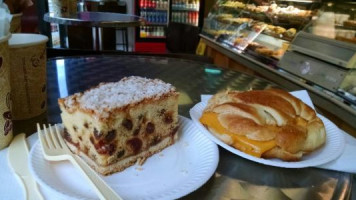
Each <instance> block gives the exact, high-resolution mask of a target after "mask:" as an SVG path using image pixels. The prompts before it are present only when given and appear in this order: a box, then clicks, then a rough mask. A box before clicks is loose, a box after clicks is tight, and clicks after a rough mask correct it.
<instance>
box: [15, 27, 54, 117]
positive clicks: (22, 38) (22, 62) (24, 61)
mask: <svg viewBox="0 0 356 200" xmlns="http://www.w3.org/2000/svg"><path fill="white" fill-rule="evenodd" d="M47 41H48V37H47V36H44V35H40V34H22V33H19V34H12V37H11V38H10V40H9V49H10V83H11V91H12V93H11V100H12V101H11V102H12V104H11V109H12V117H13V119H14V120H23V119H29V118H32V117H35V116H38V115H40V114H42V113H44V112H45V111H46V110H47V86H46V81H47V75H46V71H47V70H46V60H47V55H46V42H47Z"/></svg>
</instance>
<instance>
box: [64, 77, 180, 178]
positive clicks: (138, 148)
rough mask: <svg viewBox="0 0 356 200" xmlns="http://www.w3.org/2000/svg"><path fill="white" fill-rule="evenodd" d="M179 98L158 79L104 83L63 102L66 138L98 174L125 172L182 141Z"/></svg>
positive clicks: (69, 144) (172, 89)
mask: <svg viewBox="0 0 356 200" xmlns="http://www.w3.org/2000/svg"><path fill="white" fill-rule="evenodd" d="M178 96H179V93H178V92H177V91H176V89H175V88H174V87H173V86H172V85H171V84H168V83H165V82H163V81H161V80H158V79H147V78H142V77H137V76H131V77H125V78H123V79H121V80H120V81H119V82H115V83H102V84H100V85H99V86H97V87H94V88H92V89H89V90H87V91H85V92H83V93H76V94H73V95H71V96H68V97H66V98H62V99H59V100H58V103H59V106H60V109H61V111H62V113H61V117H62V121H63V125H64V127H65V128H64V133H63V137H64V138H65V140H66V142H67V144H68V146H69V148H70V149H71V150H72V152H74V153H76V154H78V155H80V156H81V157H82V158H83V159H84V160H85V161H86V162H87V163H88V164H89V165H90V166H91V167H93V168H94V169H95V170H96V171H97V172H99V173H101V174H103V175H108V174H111V173H114V172H118V171H122V170H124V169H125V168H127V167H129V166H131V165H133V164H134V163H136V162H137V161H140V160H145V159H146V158H148V157H149V156H151V155H152V154H154V153H157V152H159V151H161V150H162V149H164V148H166V147H167V146H169V145H172V144H173V143H174V142H175V141H176V140H177V135H178V134H177V130H178Z"/></svg>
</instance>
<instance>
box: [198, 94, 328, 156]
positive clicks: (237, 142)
mask: <svg viewBox="0 0 356 200" xmlns="http://www.w3.org/2000/svg"><path fill="white" fill-rule="evenodd" d="M200 122H201V123H202V124H204V125H205V126H206V127H207V128H208V129H209V130H210V131H211V132H212V133H213V134H214V135H215V136H217V137H218V138H219V139H221V140H222V141H223V142H225V143H226V144H228V145H231V146H233V147H235V148H237V149H239V150H241V151H243V152H245V153H248V154H250V155H253V156H256V157H263V158H280V159H282V160H285V161H297V160H300V159H301V157H302V156H303V154H306V153H309V152H311V151H313V150H315V149H317V148H319V147H321V146H322V145H323V144H324V143H325V139H326V133H325V127H324V124H323V122H322V121H321V120H320V118H319V117H318V116H317V115H316V113H315V111H314V110H313V109H312V108H310V107H309V106H308V105H306V104H305V103H303V102H302V101H301V100H299V99H298V98H296V97H294V96H292V95H291V94H289V93H288V92H286V91H283V90H279V89H268V90H252V91H246V92H239V91H223V92H220V93H218V94H216V95H214V96H213V97H212V98H211V99H210V100H209V102H208V105H207V107H206V108H205V110H204V112H203V115H202V117H201V118H200Z"/></svg>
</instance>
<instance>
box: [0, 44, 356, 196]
mask: <svg viewBox="0 0 356 200" xmlns="http://www.w3.org/2000/svg"><path fill="white" fill-rule="evenodd" d="M207 42H208V41H207ZM219 48H222V47H219ZM233 57H236V55H233ZM239 59H245V60H246V61H245V62H250V63H254V66H255V68H256V71H258V72H259V73H261V74H265V73H269V74H271V75H273V76H274V77H275V79H276V80H275V83H272V82H269V81H267V80H265V79H262V78H257V77H255V76H253V75H249V74H246V73H242V72H239V71H236V70H228V69H222V68H217V67H215V65H213V64H211V63H208V62H201V61H197V60H194V59H185V58H171V57H157V56H142V55H139V56H138V55H115V56H114V55H111V56H104V55H97V56H78V57H63V58H54V59H50V60H48V63H47V91H48V109H47V112H46V113H44V114H43V115H41V116H38V117H37V118H34V119H31V120H27V121H26V123H23V122H22V123H19V122H17V123H15V125H14V128H15V130H14V132H15V133H16V132H17V133H18V132H21V131H25V132H26V133H27V134H28V135H32V133H34V132H36V130H35V125H34V123H36V122H40V123H51V124H53V123H61V118H60V110H59V107H58V103H57V99H58V98H60V97H65V96H67V95H70V94H73V93H76V92H80V91H83V90H86V89H88V88H90V87H93V86H95V85H97V84H99V83H100V82H110V81H118V80H120V79H121V78H123V77H125V76H131V75H137V76H144V77H148V78H159V79H161V80H163V81H165V82H168V83H171V84H173V85H174V86H175V87H176V88H177V90H178V91H179V92H180V98H179V114H180V115H181V116H184V117H187V118H189V117H190V115H189V110H190V109H191V108H192V107H193V106H194V105H195V104H197V103H199V102H200V101H201V95H202V94H214V93H216V92H218V91H220V90H223V89H226V88H231V89H237V90H249V89H265V88H271V87H276V88H283V89H289V90H291V89H298V88H301V87H294V88H292V87H290V86H294V85H297V84H295V82H294V81H293V80H292V79H290V78H284V79H282V77H284V76H281V75H280V74H278V73H275V72H273V70H272V69H270V68H267V67H258V65H259V64H258V63H256V61H253V60H248V59H247V58H239ZM276 84H278V85H276ZM312 94H313V96H314V98H315V96H317V95H316V94H315V93H312ZM318 98H321V97H318ZM321 99H322V98H321ZM167 170H169V169H167ZM182 176H183V175H182ZM134 178H137V177H134ZM353 179H354V177H353V175H352V174H351V173H346V172H340V171H332V170H326V169H321V168H317V167H307V168H297V169H291V168H280V167H273V166H268V165H263V164H259V163H257V162H253V161H250V160H247V159H244V158H243V157H239V156H238V155H235V154H233V153H231V152H230V151H227V150H225V149H224V148H221V147H219V162H218V166H217V169H216V171H215V172H214V173H213V175H212V177H211V178H210V179H209V180H208V181H207V182H206V183H205V184H203V185H202V186H199V187H198V188H196V189H194V190H195V191H193V189H192V190H191V191H193V192H190V193H189V194H187V195H185V194H184V195H183V197H181V199H187V200H189V199H349V198H350V196H351V193H352V182H353ZM121 185H122V183H121ZM12 188H16V187H12ZM129 189H130V188H129ZM131 189H132V188H131ZM2 190H3V189H2V188H0V198H1V197H2V194H5V193H7V191H2Z"/></svg>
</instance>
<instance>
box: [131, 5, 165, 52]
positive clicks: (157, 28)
mask: <svg viewBox="0 0 356 200" xmlns="http://www.w3.org/2000/svg"><path fill="white" fill-rule="evenodd" d="M135 14H136V15H138V16H141V17H143V18H144V19H145V20H146V25H145V26H140V27H137V28H136V31H135V34H136V37H135V51H138V52H156V53H163V52H166V30H167V26H168V22H169V1H168V0H136V1H135Z"/></svg>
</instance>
